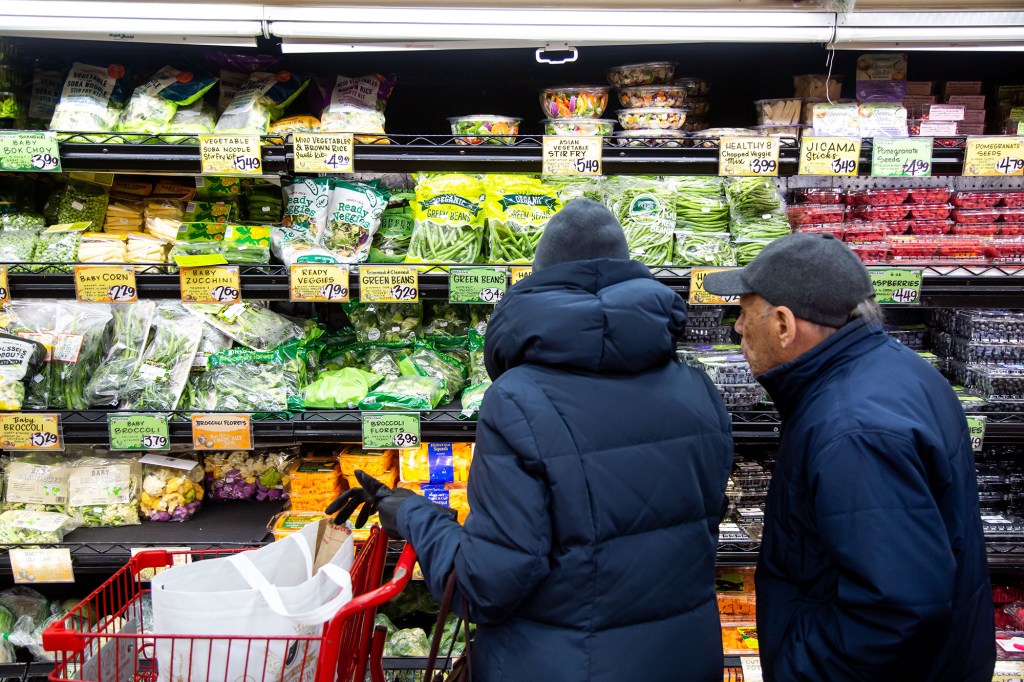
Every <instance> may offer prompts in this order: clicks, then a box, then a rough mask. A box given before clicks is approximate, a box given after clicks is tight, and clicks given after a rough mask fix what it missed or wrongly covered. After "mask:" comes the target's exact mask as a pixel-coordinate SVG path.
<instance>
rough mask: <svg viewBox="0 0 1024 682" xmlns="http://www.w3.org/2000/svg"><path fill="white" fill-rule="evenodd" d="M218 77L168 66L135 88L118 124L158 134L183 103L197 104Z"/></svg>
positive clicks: (129, 129) (121, 127)
mask: <svg viewBox="0 0 1024 682" xmlns="http://www.w3.org/2000/svg"><path fill="white" fill-rule="evenodd" d="M216 83H217V80H216V79H215V78H212V77H210V76H207V75H205V74H197V73H193V72H191V71H181V70H179V69H176V68H174V67H172V66H164V67H163V68H161V69H160V70H159V71H157V72H156V73H155V74H153V76H152V77H151V78H150V79H149V80H148V81H146V82H145V83H143V84H142V85H140V86H139V87H137V88H135V92H133V93H132V96H131V99H129V100H128V105H127V106H126V107H125V109H124V111H123V112H122V113H121V118H120V120H119V121H118V123H117V130H118V131H119V132H138V133H148V134H150V135H158V134H160V133H163V132H166V131H167V130H169V128H170V123H171V121H172V120H173V119H174V115H175V114H176V113H177V111H178V107H179V106H187V105H190V104H193V103H195V102H196V101H198V100H199V99H200V98H202V96H203V95H205V94H206V92H207V91H208V90H210V89H211V88H212V87H213V86H214V85H215V84H216Z"/></svg>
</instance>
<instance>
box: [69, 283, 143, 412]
mask: <svg viewBox="0 0 1024 682" xmlns="http://www.w3.org/2000/svg"><path fill="white" fill-rule="evenodd" d="M155 313H156V303H154V302H153V301H139V302H137V303H115V304H113V305H112V306H111V314H112V315H113V323H112V331H111V336H110V339H109V341H108V344H107V352H106V355H105V356H104V358H103V361H102V362H100V364H99V366H98V367H97V368H96V371H95V372H93V374H92V376H91V377H90V378H89V383H88V384H86V386H85V391H84V394H83V395H84V398H85V401H86V402H87V403H88V404H89V405H91V406H97V407H99V406H111V405H117V404H118V403H119V402H120V401H121V397H122V392H123V391H124V388H125V386H126V385H127V384H128V381H129V379H130V378H131V377H132V375H133V374H134V373H135V369H136V368H137V367H138V364H139V360H140V359H141V357H142V351H143V348H144V346H145V344H146V339H147V338H149V328H150V325H152V323H153V316H154V314H155Z"/></svg>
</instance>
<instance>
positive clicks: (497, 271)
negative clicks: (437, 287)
mask: <svg viewBox="0 0 1024 682" xmlns="http://www.w3.org/2000/svg"><path fill="white" fill-rule="evenodd" d="M507 287H508V273H507V272H506V271H505V268H497V267H496V268H452V269H451V272H450V273H449V275H448V300H449V301H451V302H452V303H497V302H498V301H500V300H501V299H502V298H503V297H504V296H505V289H506V288H507Z"/></svg>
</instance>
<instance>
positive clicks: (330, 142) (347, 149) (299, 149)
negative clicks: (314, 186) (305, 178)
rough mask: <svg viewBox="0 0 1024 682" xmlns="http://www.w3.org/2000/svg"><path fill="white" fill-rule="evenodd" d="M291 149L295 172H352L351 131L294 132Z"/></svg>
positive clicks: (353, 153)
mask: <svg viewBox="0 0 1024 682" xmlns="http://www.w3.org/2000/svg"><path fill="white" fill-rule="evenodd" d="M292 149H293V154H294V165H295V172H296V173H351V172H352V164H353V162H354V160H355V151H354V149H353V147H352V133H294V134H293V135H292Z"/></svg>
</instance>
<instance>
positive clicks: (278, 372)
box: [203, 339, 309, 412]
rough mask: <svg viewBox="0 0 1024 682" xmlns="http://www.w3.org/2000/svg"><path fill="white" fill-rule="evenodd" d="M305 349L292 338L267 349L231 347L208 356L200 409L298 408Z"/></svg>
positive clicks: (303, 381)
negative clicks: (205, 387)
mask: <svg viewBox="0 0 1024 682" xmlns="http://www.w3.org/2000/svg"><path fill="white" fill-rule="evenodd" d="M308 362H309V348H308V346H307V344H306V343H305V342H304V341H301V340H299V339H292V340H291V341H289V342H287V343H284V344H282V345H280V346H278V347H277V348H275V349H273V350H269V351H254V350H250V349H248V348H232V349H230V350H226V351H221V352H219V353H214V354H213V355H211V356H210V361H209V370H208V371H207V380H208V386H209V389H210V392H209V394H208V395H207V397H206V405H205V407H204V408H203V409H206V410H217V411H222V412H285V411H288V410H302V409H303V402H302V389H303V388H304V387H305V386H306V384H307V383H308V376H307V364H308Z"/></svg>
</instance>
